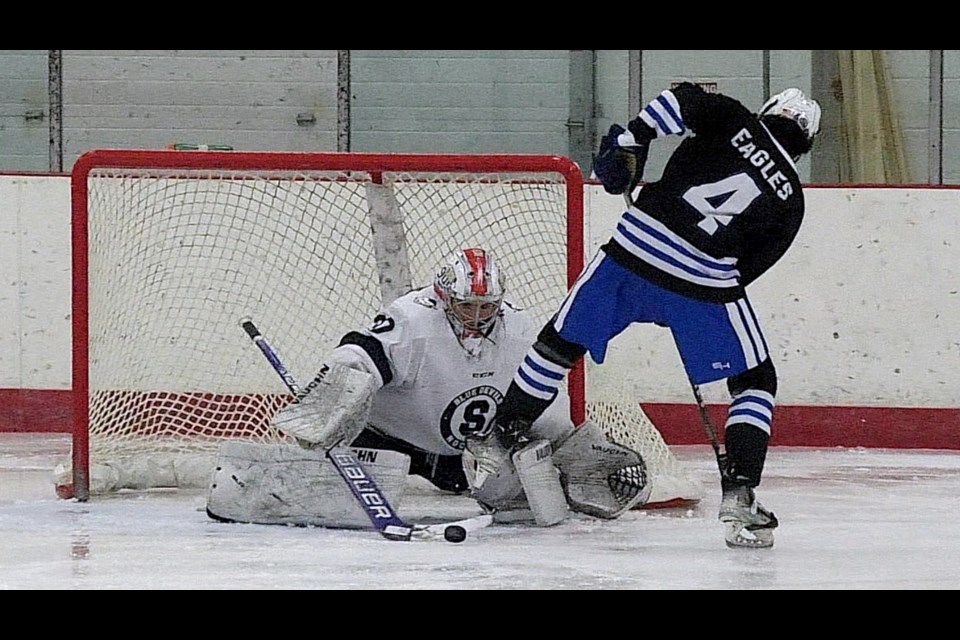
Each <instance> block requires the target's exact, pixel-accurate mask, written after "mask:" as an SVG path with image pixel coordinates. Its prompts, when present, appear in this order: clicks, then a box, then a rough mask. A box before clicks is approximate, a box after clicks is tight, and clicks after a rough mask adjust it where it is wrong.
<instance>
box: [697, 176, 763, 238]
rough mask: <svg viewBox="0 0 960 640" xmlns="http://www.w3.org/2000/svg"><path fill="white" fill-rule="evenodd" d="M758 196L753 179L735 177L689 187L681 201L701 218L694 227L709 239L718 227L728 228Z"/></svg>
mask: <svg viewBox="0 0 960 640" xmlns="http://www.w3.org/2000/svg"><path fill="white" fill-rule="evenodd" d="M759 195H760V187H758V186H757V183H756V182H754V181H753V178H751V177H750V176H749V175H747V174H746V173H736V174H734V175H732V176H730V177H729V178H724V179H723V180H719V181H717V182H711V183H709V184H701V185H698V186H696V187H690V188H689V189H687V190H686V191H685V192H684V194H683V199H684V200H686V201H687V202H688V203H689V204H690V205H691V206H693V208H694V209H696V210H697V211H699V212H700V215H702V216H703V220H701V221H700V222H699V223H697V226H698V227H700V228H701V229H703V230H704V231H706V232H707V233H708V234H709V235H711V236H712V235H713V234H714V233H716V231H717V229H719V228H720V225H721V224H722V225H724V226H726V225H728V224H730V221H731V220H733V216H735V215H737V214H740V213H743V212H744V211H746V209H747V207H749V206H750V203H751V202H753V201H754V200H755V199H756V198H757V196H759Z"/></svg>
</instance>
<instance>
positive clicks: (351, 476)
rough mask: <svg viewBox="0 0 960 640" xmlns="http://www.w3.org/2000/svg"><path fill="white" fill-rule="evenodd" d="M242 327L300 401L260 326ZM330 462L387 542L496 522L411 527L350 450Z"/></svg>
mask: <svg viewBox="0 0 960 640" xmlns="http://www.w3.org/2000/svg"><path fill="white" fill-rule="evenodd" d="M240 326H241V327H242V328H243V330H244V331H245V332H246V333H247V335H248V336H249V337H250V339H251V340H252V341H253V343H254V344H255V345H257V347H258V348H259V349H260V352H261V353H262V354H263V355H264V357H265V358H266V359H267V361H268V362H269V363H270V366H272V367H273V370H274V371H276V372H277V374H278V375H279V376H280V378H281V379H283V383H284V384H285V385H286V387H287V389H288V390H289V391H290V393H292V394H293V402H300V400H302V399H303V397H304V395H306V394H304V393H302V392H301V390H300V387H299V385H298V384H297V382H296V380H295V379H294V378H293V375H292V374H291V373H290V372H289V371H288V370H287V368H286V366H284V364H283V362H281V360H280V356H278V355H277V352H276V351H275V350H274V349H273V347H272V346H270V343H269V342H267V339H266V338H265V337H264V336H263V334H262V333H260V330H259V329H258V328H257V325H255V324H254V323H253V320H252V319H250V318H241V320H240ZM325 453H326V456H327V459H328V460H330V462H331V463H332V464H333V466H334V468H335V469H336V470H337V473H339V474H340V477H341V478H343V481H344V482H345V483H346V484H347V486H348V487H349V488H350V492H351V493H352V494H353V496H354V497H355V498H356V499H357V502H358V503H359V504H360V506H361V507H362V508H363V510H364V512H365V513H366V514H367V517H369V518H370V522H371V523H372V524H373V527H374V528H375V529H376V530H377V531H378V532H379V533H380V535H382V536H383V537H384V538H386V539H387V540H399V541H408V540H411V539H418V540H431V539H438V538H439V539H443V538H445V537H446V536H445V534H446V531H447V529H448V528H450V527H459V528H461V529H463V530H464V531H467V532H469V531H475V530H477V529H482V528H483V527H486V526H488V525H490V524H491V523H492V522H493V516H491V515H489V514H483V515H479V516H474V517H472V518H467V519H465V520H458V521H456V522H442V523H437V524H408V523H407V522H405V521H404V520H403V519H402V518H400V516H399V515H397V512H396V511H395V510H394V508H393V507H392V506H391V505H390V502H389V501H388V500H387V497H386V496H385V495H384V494H383V491H381V490H380V487H379V486H377V483H376V481H375V480H374V479H373V477H372V476H370V475H369V474H368V473H367V471H366V470H365V469H364V468H363V465H362V464H360V461H359V460H357V457H356V456H355V455H354V453H353V451H351V450H350V449H349V448H348V447H346V446H342V445H339V444H338V445H336V446H334V447H332V448H330V449H329V450H327V451H326V452H325Z"/></svg>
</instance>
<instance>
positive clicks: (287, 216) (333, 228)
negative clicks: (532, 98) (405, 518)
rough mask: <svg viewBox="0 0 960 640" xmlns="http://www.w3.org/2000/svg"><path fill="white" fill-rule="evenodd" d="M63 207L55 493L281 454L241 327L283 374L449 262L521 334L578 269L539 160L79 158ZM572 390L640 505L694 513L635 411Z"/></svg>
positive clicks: (197, 481) (269, 394)
mask: <svg viewBox="0 0 960 640" xmlns="http://www.w3.org/2000/svg"><path fill="white" fill-rule="evenodd" d="M72 196H73V230H74V231H73V234H74V237H73V260H74V289H73V312H74V313H73V316H74V324H73V332H74V333H73V339H74V350H73V352H74V373H73V375H74V384H73V388H74V413H75V428H74V434H73V436H74V437H73V451H72V455H71V459H70V460H69V461H68V462H66V463H65V464H64V465H61V467H60V468H59V469H58V476H57V485H58V487H57V490H58V494H59V495H61V496H62V497H69V496H73V497H76V498H78V499H80V500H86V499H87V498H88V497H89V496H90V495H96V494H101V493H108V492H112V491H117V490H121V489H144V488H152V487H193V488H202V487H206V486H207V483H208V482H209V480H210V478H211V476H212V473H213V467H214V463H215V459H216V453H217V449H218V447H219V444H220V443H221V442H222V441H223V440H224V439H229V438H240V439H245V440H249V441H255V442H277V441H283V438H282V436H280V435H279V434H278V433H277V432H276V431H275V430H274V429H273V428H272V427H271V421H272V417H273V416H274V414H275V413H276V412H277V411H278V410H280V409H281V408H282V407H283V406H285V404H286V403H287V402H288V401H289V396H288V395H287V394H286V392H285V388H284V386H283V383H282V381H281V380H280V379H279V378H278V377H277V376H276V375H275V374H273V373H272V372H271V371H269V368H268V365H267V364H266V363H265V362H264V361H263V359H262V356H261V354H260V353H259V352H258V350H257V349H256V348H253V347H252V345H251V344H250V342H249V339H248V337H247V336H246V335H245V333H244V332H243V331H242V330H241V329H240V327H239V325H238V321H239V320H240V319H241V318H243V317H251V318H254V319H255V320H256V322H257V324H258V326H259V327H260V328H261V329H262V330H263V331H264V333H265V334H266V335H267V336H268V339H269V340H270V342H271V344H273V345H274V347H276V348H277V349H278V350H279V351H280V353H281V355H282V357H283V358H284V360H285V364H286V365H287V367H288V369H289V370H290V371H291V372H292V373H293V374H294V376H295V377H299V378H301V379H302V378H304V377H306V376H308V375H312V374H313V373H314V372H315V370H316V367H317V366H318V364H319V363H321V362H322V361H323V358H324V356H325V355H326V354H327V353H329V350H330V349H331V348H332V347H333V346H335V345H336V343H337V341H338V340H339V338H340V337H341V336H342V335H343V334H344V333H346V332H347V331H351V330H356V329H357V328H359V327H364V326H367V324H368V323H369V319H370V318H371V317H372V314H373V313H374V312H375V311H376V309H377V308H379V307H380V306H381V304H382V303H383V302H384V301H389V300H392V299H393V298H395V297H397V296H399V295H401V294H402V293H404V292H405V291H407V290H409V289H410V288H411V287H412V286H422V285H424V284H427V283H429V282H431V281H432V278H433V274H434V271H435V269H436V268H437V265H438V264H439V261H440V260H442V259H443V258H444V257H445V256H447V255H449V254H450V253H451V252H452V251H453V250H455V249H457V248H462V247H465V246H484V247H486V248H488V249H491V250H493V251H494V252H496V254H497V255H498V256H500V259H501V262H502V263H503V264H504V266H505V268H506V269H507V273H508V278H509V279H508V288H509V292H508V299H510V300H514V301H516V302H517V303H518V304H520V305H521V306H523V307H525V308H527V309H530V310H531V311H532V313H533V315H534V319H535V321H536V322H537V323H543V322H545V321H546V320H547V319H548V318H549V316H550V315H551V314H552V313H553V312H554V310H555V307H556V305H557V304H558V303H559V301H560V300H561V299H562V297H563V295H564V294H565V293H566V291H567V287H568V284H570V283H572V281H573V279H575V278H576V276H577V275H578V274H579V272H580V269H581V268H582V266H583V264H584V256H583V185H582V179H581V175H580V171H579V168H578V167H577V166H576V165H574V164H573V163H572V162H570V161H569V160H567V159H566V158H560V157H556V156H506V155H504V156H480V155H474V156H449V155H448V156H439V155H404V154H389V155H380V154H358V153H351V154H342V153H326V154H324V153H319V154H305V153H246V152H242V153H241V152H214V151H209V152H208V151H200V152H192V151H120V150H115V151H93V152H90V153H87V154H85V155H84V156H81V158H80V159H79V160H78V161H77V163H76V165H75V167H74V170H73V180H72ZM584 387H585V381H584V373H583V371H582V370H581V369H578V370H576V371H575V372H574V373H573V374H572V375H571V376H570V378H569V380H568V388H569V391H570V395H571V399H572V406H573V416H572V417H573V418H574V421H575V422H576V423H578V424H579V423H580V422H582V420H583V419H584V417H585V415H590V416H591V417H592V418H593V420H594V421H595V422H598V423H599V424H601V426H604V428H605V429H607V430H608V432H609V433H611V434H612V435H613V437H614V438H615V439H617V440H618V441H621V442H623V443H624V444H627V445H630V446H633V447H634V448H636V449H639V450H640V451H641V453H642V454H643V455H644V458H645V460H646V461H647V464H648V467H649V469H650V471H651V475H652V477H653V479H654V495H653V498H652V500H651V504H664V503H673V501H677V500H679V501H680V502H693V501H695V500H696V499H698V498H699V493H698V492H699V487H698V486H697V485H696V483H693V482H691V481H690V480H689V476H687V475H686V474H685V472H684V470H683V469H682V467H681V466H680V465H679V463H678V462H677V461H676V459H675V458H674V457H673V455H672V454H671V452H670V450H669V448H668V447H667V446H666V444H665V443H664V442H663V439H662V438H661V437H660V434H659V433H658V432H657V430H656V428H655V427H654V426H653V425H652V424H651V423H650V421H649V420H648V419H647V418H646V416H645V415H644V414H643V412H642V410H641V409H640V406H639V399H638V398H634V397H630V398H629V399H628V398H625V397H624V396H623V395H622V394H618V393H603V391H602V390H599V391H598V392H597V397H596V400H595V401H591V402H585V400H584V398H585V394H584ZM591 393H592V391H591ZM586 397H590V394H587V395H586Z"/></svg>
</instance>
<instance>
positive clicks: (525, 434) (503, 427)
mask: <svg viewBox="0 0 960 640" xmlns="http://www.w3.org/2000/svg"><path fill="white" fill-rule="evenodd" d="M530 426H531V423H530V422H529V421H527V420H524V419H523V418H513V419H512V420H507V421H504V422H501V421H500V420H499V419H497V420H495V421H494V423H493V433H492V434H491V435H493V436H494V437H495V438H496V439H497V441H498V442H499V443H500V445H501V446H503V447H504V448H505V449H509V450H513V449H517V448H520V447H521V446H523V445H524V444H526V443H527V442H529V441H530V435H529V434H530Z"/></svg>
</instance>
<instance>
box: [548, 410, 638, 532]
mask: <svg viewBox="0 0 960 640" xmlns="http://www.w3.org/2000/svg"><path fill="white" fill-rule="evenodd" d="M553 461H554V464H556V465H557V468H558V469H560V474H561V481H562V483H563V488H564V491H565V492H566V494H567V500H568V501H569V502H570V508H572V509H573V510H574V511H577V512H580V513H586V514H588V515H591V516H594V517H597V518H605V519H612V518H616V517H619V516H620V515H621V514H622V513H623V512H624V511H627V510H628V509H632V508H633V507H635V506H637V505H641V506H642V505H643V504H646V502H647V500H649V498H650V492H651V491H652V489H653V487H652V485H651V483H650V481H649V476H648V473H647V465H646V463H644V461H643V458H642V457H641V456H640V454H639V453H637V452H636V451H634V450H633V449H630V448H628V447H624V446H623V445H620V444H617V443H615V442H611V441H610V440H609V439H607V437H606V435H604V433H603V430H602V429H601V428H600V427H599V426H598V425H596V424H595V423H593V422H585V423H584V424H583V425H581V426H580V427H579V428H577V430H576V431H574V432H573V435H571V436H570V437H569V438H567V440H566V441H564V443H563V444H562V445H561V446H560V448H559V449H558V450H557V451H556V453H554V455H553Z"/></svg>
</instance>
